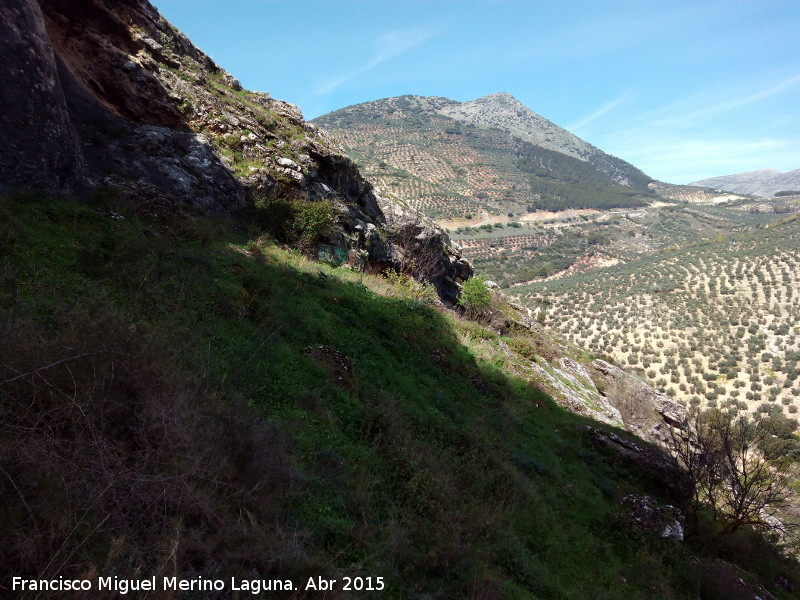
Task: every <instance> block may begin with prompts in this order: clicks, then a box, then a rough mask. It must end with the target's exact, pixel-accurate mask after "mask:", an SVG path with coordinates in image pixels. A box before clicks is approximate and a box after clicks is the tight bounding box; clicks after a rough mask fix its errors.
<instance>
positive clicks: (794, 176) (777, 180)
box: [689, 169, 800, 198]
mask: <svg viewBox="0 0 800 600" xmlns="http://www.w3.org/2000/svg"><path fill="white" fill-rule="evenodd" d="M689 185H695V186H702V187H709V188H714V189H719V190H725V191H729V192H737V193H739V194H752V195H754V196H762V197H763V198H772V197H774V196H775V194H776V193H778V192H785V191H797V190H800V169H795V170H793V171H787V172H786V173H781V172H780V171H776V170H775V169H761V170H760V171H749V172H747V173H736V174H734V175H722V176H720V177H711V178H709V179H703V180H701V181H695V182H692V183H690V184H689Z"/></svg>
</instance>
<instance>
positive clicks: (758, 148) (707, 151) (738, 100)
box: [570, 74, 800, 183]
mask: <svg viewBox="0 0 800 600" xmlns="http://www.w3.org/2000/svg"><path fill="white" fill-rule="evenodd" d="M797 88H800V74H798V75H794V76H787V74H784V76H783V77H782V78H773V79H772V81H771V82H769V81H768V82H765V81H764V79H763V78H762V79H760V81H757V82H754V81H750V82H742V83H740V84H739V85H738V86H733V85H731V86H727V87H715V88H708V89H704V90H701V91H698V92H696V93H693V94H689V95H686V96H684V97H682V98H678V99H676V100H674V101H672V102H668V103H667V104H665V105H663V106H661V107H658V108H656V109H653V110H646V111H644V112H641V113H638V114H636V113H633V114H631V113H630V112H629V111H625V112H627V114H624V113H623V111H616V112H613V111H614V109H615V108H618V107H619V105H620V104H623V103H624V102H625V100H626V98H625V95H623V96H620V97H619V98H616V99H614V100H611V101H609V102H607V103H605V104H603V105H602V106H600V107H599V108H598V109H597V110H596V111H594V112H593V113H591V114H589V115H588V116H586V117H584V118H583V119H581V120H579V121H578V122H576V123H574V124H573V125H572V126H571V127H570V129H571V130H574V129H578V128H581V127H586V126H587V125H588V124H589V123H593V125H592V127H590V128H587V129H591V133H592V134H591V135H588V134H585V135H587V137H589V141H591V142H592V143H593V144H595V145H597V146H599V147H600V148H603V149H604V150H606V151H607V152H610V153H611V154H615V155H617V156H620V157H623V158H624V159H625V160H627V161H629V162H631V163H633V164H635V165H636V166H637V167H639V168H641V169H642V170H643V171H644V172H645V173H647V174H648V175H651V176H653V177H656V178H657V179H661V180H663V181H669V182H671V183H688V182H690V181H697V180H700V179H706V178H708V177H714V176H719V175H726V174H731V173H737V172H743V171H752V170H756V169H762V168H775V169H778V170H791V169H794V168H797V166H796V165H798V164H800V138H799V137H798V128H797V123H798V119H797V117H796V115H795V114H794V113H791V112H790V113H777V114H773V113H772V112H771V111H769V110H767V109H765V106H768V104H767V102H768V101H769V100H770V99H772V97H774V96H778V95H779V94H781V93H783V94H789V93H791V94H795V93H797ZM762 103H763V104H762ZM769 106H772V105H769ZM609 113H611V115H610V116H609ZM600 116H606V118H605V119H599V117H600ZM596 119H597V121H596Z"/></svg>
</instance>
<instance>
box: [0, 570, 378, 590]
mask: <svg viewBox="0 0 800 600" xmlns="http://www.w3.org/2000/svg"><path fill="white" fill-rule="evenodd" d="M159 583H160V584H161V585H160V587H159ZM337 584H339V585H338V586H337ZM11 586H12V590H14V591H24V590H27V591H52V592H69V591H79V590H80V591H92V590H97V591H112V592H117V593H119V594H121V595H125V594H127V593H128V592H140V591H144V592H148V591H149V592H151V591H156V590H158V591H167V590H174V591H182V592H189V591H196V592H221V591H225V590H229V591H232V592H250V593H251V594H260V593H261V592H280V591H287V592H291V591H295V590H299V589H301V588H298V587H296V586H295V584H294V583H293V582H292V580H291V579H236V578H235V577H231V578H230V579H229V580H228V581H227V585H226V581H225V580H223V579H206V578H205V577H202V576H198V577H195V578H193V579H179V578H178V577H162V578H161V580H160V581H159V580H158V579H157V578H156V576H155V575H153V576H152V577H150V578H147V579H121V578H119V577H117V576H113V577H97V578H96V579H66V578H64V577H58V578H57V579H25V578H23V577H12V581H11ZM383 588H384V584H383V577H342V579H341V580H337V579H327V578H325V577H320V576H317V577H309V578H308V581H306V584H305V587H304V588H302V589H306V590H325V591H329V590H334V589H341V590H342V591H361V590H365V591H376V592H379V591H381V590H382V589H383Z"/></svg>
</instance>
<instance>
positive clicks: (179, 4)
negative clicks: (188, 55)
mask: <svg viewBox="0 0 800 600" xmlns="http://www.w3.org/2000/svg"><path fill="white" fill-rule="evenodd" d="M152 1H153V2H154V4H155V5H156V6H157V7H158V9H159V10H160V11H161V13H162V14H163V15H164V16H165V17H166V18H167V19H168V20H170V21H171V22H172V23H173V24H174V25H176V26H177V27H178V28H179V29H181V30H182V31H183V32H184V33H186V34H187V35H188V36H189V37H190V38H191V39H192V41H194V43H195V44H196V45H197V46H199V47H200V48H201V49H202V50H204V51H205V52H207V53H208V54H209V55H211V56H212V57H213V58H214V60H216V61H217V63H218V64H219V65H220V66H222V67H224V68H225V69H227V70H228V71H230V72H231V73H232V74H233V75H234V76H236V77H237V78H238V79H239V80H240V81H241V82H242V85H244V86H245V87H247V88H249V89H253V90H259V91H265V92H270V94H272V96H273V97H275V98H280V99H283V100H287V101H289V102H292V103H294V104H297V105H298V106H299V107H300V108H301V109H302V110H303V113H304V115H305V116H306V118H308V119H311V118H314V117H317V116H319V115H322V114H324V113H326V112H329V111H332V110H336V109H337V108H342V107H344V106H348V105H351V104H356V103H359V102H366V101H369V100H376V99H378V98H385V97H389V96H399V95H403V94H419V95H424V96H446V97H448V98H452V99H454V100H459V101H465V100H472V99H475V98H479V97H481V96H484V95H486V94H490V93H492V92H499V91H504V92H510V93H512V94H514V95H515V96H516V97H517V98H518V99H519V100H520V101H521V102H523V103H524V104H525V105H527V106H528V107H530V108H531V109H532V110H533V111H535V112H537V113H539V114H540V115H542V116H543V117H546V118H547V119H550V120H551V121H553V122H554V123H556V124H558V125H560V126H562V127H565V128H567V129H569V130H570V131H572V132H573V133H575V134H577V135H578V136H580V137H582V138H583V139H585V140H587V141H588V142H590V143H592V144H594V145H595V146H597V147H599V148H601V149H602V150H604V151H606V152H609V153H611V154H614V155H616V156H619V157H621V158H623V159H625V160H627V161H629V162H631V163H633V164H634V165H636V166H637V167H639V168H641V169H642V170H643V171H645V172H646V173H647V174H648V175H650V176H652V177H655V178H657V179H661V180H664V181H669V182H672V183H688V182H689V181H695V180H698V179H703V178H706V177H714V176H719V175H727V174H730V173H737V172H742V171H752V170H756V169H765V168H774V169H778V170H780V171H788V170H792V169H797V168H800V47H798V37H797V31H798V30H799V29H800V2H797V0H786V1H777V0H776V1H770V0H751V1H747V2H745V1H737V0H727V1H725V2H710V1H707V2H703V1H702V0H694V1H692V2H685V1H683V0H672V1H669V2H667V1H659V2H650V1H646V0H639V1H634V0H628V1H613V0H604V1H596V2H590V1H586V0H584V1H581V2H578V1H569V0H561V1H555V0H551V1H547V2H545V1H535V0H531V1H521V0H480V1H478V0H475V1H470V0H460V1H458V2H455V1H449V0H441V1H437V0H427V1H422V0H402V1H399V0H398V1H389V0H341V1H339V0H327V1H326V0H152Z"/></svg>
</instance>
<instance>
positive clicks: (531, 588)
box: [0, 195, 792, 600]
mask: <svg viewBox="0 0 800 600" xmlns="http://www.w3.org/2000/svg"><path fill="white" fill-rule="evenodd" d="M114 208H115V209H116V210H117V211H118V212H121V213H123V214H124V215H125V217H126V218H125V220H122V221H118V220H113V219H110V218H107V217H105V216H103V213H102V212H98V211H95V210H93V209H91V208H90V207H88V206H85V205H82V204H78V203H74V202H70V201H60V200H53V199H48V198H43V197H34V196H30V195H28V196H24V197H15V198H6V199H4V200H3V201H2V203H0V218H1V219H2V221H3V223H6V224H7V225H8V226H7V227H6V228H4V231H3V233H2V234H0V250H1V251H2V254H3V256H4V258H3V262H2V265H0V266H1V267H2V281H1V282H0V327H2V328H3V340H4V341H3V344H2V346H1V347H2V354H0V367H2V370H0V390H2V391H3V394H2V398H3V399H2V400H0V409H2V411H3V413H2V414H3V419H2V421H0V423H2V425H0V448H2V450H0V464H2V465H3V469H4V473H5V480H4V481H3V485H4V486H5V485H9V486H10V484H7V482H9V481H10V482H13V487H7V488H4V489H5V490H6V495H5V497H6V498H7V499H8V501H7V502H5V503H4V504H3V506H2V508H0V530H2V531H3V538H4V540H9V543H4V544H3V546H2V549H0V558H1V559H2V560H0V564H2V565H3V567H2V568H1V569H0V570H2V571H3V581H5V580H6V579H5V578H6V576H10V575H11V574H13V575H18V576H26V575H27V576H39V575H44V574H46V575H48V576H57V575H62V574H63V575H65V576H66V575H76V576H77V575H80V574H85V573H90V572H99V573H101V574H111V573H115V574H119V575H121V576H122V575H128V576H132V575H133V574H134V573H140V574H141V573H147V574H150V573H166V572H169V573H172V572H173V571H176V572H178V573H180V574H182V575H184V576H186V577H189V576H192V575H197V574H203V575H204V576H207V577H211V576H213V575H215V574H218V575H223V574H225V575H230V574H235V575H238V576H248V577H255V576H261V577H270V576H272V577H277V576H282V577H293V578H295V579H296V580H297V581H300V580H302V578H303V577H307V576H309V575H311V574H324V575H329V576H334V577H335V576H339V578H340V577H341V576H342V575H349V576H354V575H363V576H373V577H375V576H382V577H384V578H385V580H386V584H387V590H386V592H385V593H384V596H383V597H386V598H541V599H548V600H550V599H560V598H563V599H572V598H598V599H599V598H603V599H617V598H619V599H631V598H697V597H703V596H700V595H697V594H696V593H695V591H694V590H695V588H697V586H698V585H700V583H698V582H699V581H700V579H699V578H700V575H698V574H696V573H694V572H693V571H692V568H693V567H691V565H692V564H693V563H692V561H691V560H690V558H689V554H690V552H691V550H690V549H689V548H687V547H684V546H681V545H680V544H677V543H675V542H668V541H663V540H660V539H657V538H648V537H646V536H639V535H636V534H634V533H632V532H631V531H630V530H629V529H628V528H626V527H624V526H623V525H622V524H621V523H622V522H621V518H620V508H619V504H618V502H617V501H618V499H619V498H620V497H621V496H622V495H624V494H625V493H628V492H634V491H635V492H637V493H649V494H651V495H654V496H656V497H661V498H662V499H663V494H662V493H661V492H662V490H660V489H659V487H658V486H653V485H652V484H651V483H648V481H649V480H648V477H647V476H646V474H643V473H638V472H636V471H635V470H634V469H632V468H631V467H630V466H625V465H623V464H621V463H620V462H618V460H617V459H615V458H614V457H613V456H609V455H607V454H605V453H604V452H602V451H600V450H598V449H597V448H596V447H595V445H594V444H593V443H592V439H591V432H590V431H589V430H587V428H586V425H588V424H590V422H589V421H586V420H584V419H581V418H579V417H576V416H574V415H572V414H569V413H566V412H564V411H562V410H561V409H559V408H558V407H556V406H555V404H554V403H553V402H552V401H551V400H550V399H549V398H548V397H546V396H545V395H544V394H542V393H541V392H539V391H538V390H536V389H534V388H532V387H531V386H530V385H528V384H526V383H525V382H523V381H521V380H519V379H517V378H515V377H514V376H513V375H511V371H510V369H509V367H508V365H509V364H511V363H513V360H516V359H512V358H508V357H506V356H505V355H504V353H503V351H502V350H501V349H500V344H499V342H500V340H501V338H500V337H499V336H497V335H496V334H494V333H492V332H490V331H489V330H487V329H485V328H482V327H480V326H478V325H476V324H475V323H471V322H467V321H462V320H460V319H459V318H458V317H457V316H456V315H455V314H453V313H450V312H446V311H442V310H438V309H435V308H432V307H431V305H430V304H429V303H426V302H421V301H420V300H419V299H417V298H416V297H415V296H414V294H413V290H411V291H409V290H408V289H405V288H404V287H403V286H402V285H392V284H391V283H390V282H388V281H387V280H385V279H383V278H381V277H378V276H368V275H364V274H362V273H355V272H352V271H349V270H347V269H344V268H333V267H331V266H327V265H323V264H319V263H314V262H311V261H308V260H307V259H305V258H303V257H302V256H301V255H299V254H298V253H297V252H288V251H286V250H284V249H281V248H279V247H276V246H274V245H270V244H269V243H267V242H265V241H264V239H263V238H259V235H260V232H259V231H257V230H255V229H253V228H252V225H250V224H249V223H247V222H243V221H238V222H237V221H236V220H234V219H217V220H213V219H206V220H203V221H200V222H198V221H192V220H185V221H182V222H153V221H147V220H142V219H140V218H139V217H137V211H136V210H133V209H131V208H130V207H124V206H118V207H114ZM520 335H521V334H520ZM515 339H516V340H520V339H524V336H522V337H520V338H510V339H506V341H507V342H510V341H511V340H515ZM513 345H516V346H520V347H523V346H525V343H524V342H520V341H517V342H515V343H514V344H512V346H513ZM320 346H322V347H324V349H322V350H320V349H319V347H320ZM315 349H316V350H315ZM517 358H519V357H517ZM59 361H62V362H59ZM592 426H593V427H599V426H598V425H597V424H592ZM109 461H110V462H109ZM109 464H111V465H116V466H115V467H114V468H113V469H111V468H109V467H107V465H109ZM31 532H34V533H36V534H37V535H32V533H31ZM778 564H780V563H779V561H777V559H773V560H772V561H771V562H769V568H770V569H776V568H778V567H776V566H775V565H778ZM59 565H60V568H58V570H56V569H57V567H59ZM764 569H766V567H765V568H764ZM779 571H780V572H781V573H785V574H786V575H787V576H790V577H791V576H792V575H791V573H790V572H789V571H788V570H787V569H786V568H785V567H784V566H780V568H779ZM746 576H747V577H750V576H751V575H746ZM773 587H774V586H773ZM775 593H780V590H777V591H775ZM354 597H355V596H354ZM363 597H365V598H366V597H369V595H367V594H365V595H364V596H363ZM709 597H710V596H709ZM783 597H786V598H788V596H786V595H785V594H784V596H783Z"/></svg>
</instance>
